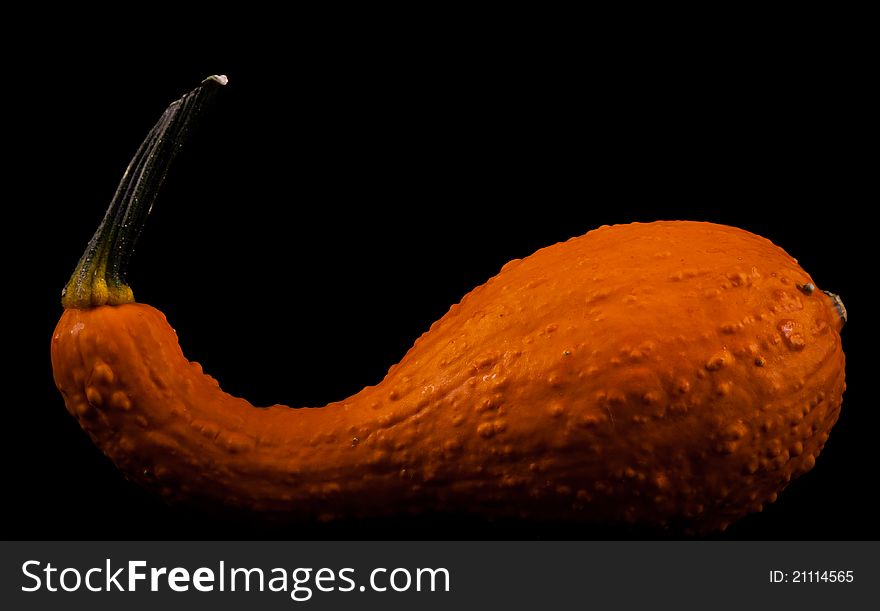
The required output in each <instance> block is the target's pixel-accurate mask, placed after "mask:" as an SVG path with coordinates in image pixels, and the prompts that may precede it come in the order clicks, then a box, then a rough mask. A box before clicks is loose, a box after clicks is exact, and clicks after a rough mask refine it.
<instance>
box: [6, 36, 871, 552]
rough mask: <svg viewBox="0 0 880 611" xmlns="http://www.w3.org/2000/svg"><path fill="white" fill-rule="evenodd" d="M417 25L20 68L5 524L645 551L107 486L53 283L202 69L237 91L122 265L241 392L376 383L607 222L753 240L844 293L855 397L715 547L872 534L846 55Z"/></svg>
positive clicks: (184, 162) (867, 260)
mask: <svg viewBox="0 0 880 611" xmlns="http://www.w3.org/2000/svg"><path fill="white" fill-rule="evenodd" d="M416 39H418V35H414V36H413V39H412V40H409V41H407V42H406V43H403V42H399V43H397V44H392V43H388V42H383V41H382V40H379V39H371V38H370V37H361V38H357V39H349V38H347V37H346V36H344V35H340V36H338V37H334V36H329V37H328V38H326V39H322V40H320V41H318V40H315V41H311V43H310V44H298V45H296V47H295V48H290V49H288V50H287V52H273V53H267V54H265V55H262V56H258V57H256V58H255V59H254V60H252V61H251V60H245V59H242V57H241V56H239V55H238V54H233V53H211V54H207V53H206V54H205V55H206V57H207V59H205V58H201V59H199V58H193V57H190V58H186V59H184V58H181V57H175V58H173V59H164V58H158V57H153V58H151V59H150V60H149V61H139V60H135V59H133V58H132V57H131V56H129V55H128V54H126V53H123V52H119V53H115V52H113V50H110V49H108V50H105V51H104V52H102V53H97V54H94V55H86V54H83V53H79V52H77V51H74V50H73V49H57V53H56V54H55V56H54V57H53V59H52V61H51V63H47V64H40V63H38V62H37V63H31V64H28V65H21V66H18V67H16V68H14V71H15V75H14V78H15V79H18V82H17V83H16V89H15V90H16V92H17V94H16V95H15V96H11V99H8V100H7V102H8V103H10V104H12V106H13V110H12V113H10V115H8V116H9V120H8V122H7V134H8V135H11V137H12V138H14V140H15V142H16V145H15V155H16V161H15V162H14V164H13V166H12V167H13V169H14V170H15V171H14V172H13V173H12V174H13V175H12V176H11V177H10V181H11V182H10V184H14V185H18V186H20V190H19V191H18V192H17V193H15V194H14V195H13V194H10V197H9V198H8V199H7V206H13V207H15V208H14V209H15V210H17V212H16V213H15V214H16V215H17V217H16V220H15V221H14V222H10V223H9V224H8V225H7V228H6V230H7V233H8V234H11V237H10V239H9V240H7V244H11V245H12V251H13V254H12V255H10V257H12V258H11V259H10V260H12V261H14V264H13V266H12V267H14V268H15V269H14V270H12V271H13V273H16V274H20V276H18V277H19V278H21V281H20V282H18V284H16V285H14V286H10V287H8V288H7V295H10V294H11V295H12V299H7V300H6V301H7V308H9V307H10V306H11V307H12V310H11V311H12V312H13V314H12V315H10V316H9V318H7V324H8V326H9V336H10V338H12V340H13V341H11V342H10V343H9V344H7V345H8V346H9V349H10V355H8V356H11V357H12V359H11V362H12V364H11V365H10V369H9V372H10V377H9V379H8V380H7V383H8V385H9V386H10V388H11V389H12V390H13V393H12V397H11V401H10V404H9V405H7V407H6V414H5V417H4V422H5V424H4V426H5V427H6V430H5V435H4V444H3V451H4V454H5V459H4V465H6V475H7V476H8V478H9V481H8V487H7V490H8V491H9V493H8V494H6V495H4V496H5V499H4V501H3V503H4V505H5V510H4V515H5V518H4V520H3V528H4V538H5V537H14V538H64V539H77V538H85V539H91V538H114V539H115V538H137V539H150V538H250V537H272V538H275V537H279V538H281V537H285V538H334V537H353V538H412V537H420V538H480V539H483V538H489V539H494V538H562V539H569V538H571V539H576V538H617V537H634V536H639V537H640V536H647V535H646V534H645V533H639V532H635V531H617V530H597V529H592V528H589V529H588V528H572V527H569V526H562V525H555V524H535V523H522V522H502V523H484V522H481V521H478V520H474V519H471V518H467V517H462V516H429V517H425V518H420V519H405V520H404V519H401V520H384V521H381V522H362V523H347V524H334V525H317V524H298V525H295V526H294V527H290V528H286V529H283V530H277V529H271V528H267V527H260V526H254V525H253V524H249V523H247V522H246V521H235V520H230V519H225V518H220V517H216V516H213V517H212V516H204V515H198V514H191V513H189V512H186V511H183V510H180V509H174V508H168V507H166V506H164V505H163V504H162V503H161V502H159V501H158V500H156V499H154V498H153V497H151V496H148V495H146V494H144V493H142V492H141V491H140V490H139V489H137V488H136V487H134V486H132V485H131V484H128V483H127V482H126V481H125V480H124V479H123V478H122V476H121V475H119V474H118V473H117V471H116V470H115V468H114V467H113V466H112V465H111V464H110V462H109V461H108V460H106V459H105V458H104V457H103V456H102V455H101V454H100V452H99V451H98V450H97V449H96V448H95V447H93V446H92V444H91V442H90V441H89V440H88V438H87V437H86V435H85V434H84V433H83V432H82V431H81V430H80V429H79V427H78V425H77V424H76V422H75V421H74V419H73V418H71V417H70V416H69V415H68V414H67V412H66V410H65V409H64V405H63V403H62V400H61V397H60V395H59V394H58V393H57V391H56V389H55V388H54V384H53V382H52V375H51V367H50V363H49V340H50V337H51V334H52V330H53V328H54V325H55V324H56V322H57V320H58V317H59V315H60V313H61V308H60V305H59V301H58V300H59V294H60V289H61V287H62V286H63V285H64V284H65V282H66V280H67V278H68V277H69V274H70V272H71V271H72V269H73V266H74V264H75V263H76V261H77V259H78V257H79V255H80V254H81V252H82V250H83V248H84V246H85V243H86V242H87V240H88V238H89V237H90V236H91V234H92V232H93V231H94V228H95V227H96V226H97V223H98V222H99V220H100V218H101V216H102V215H103V212H104V209H105V207H106V204H107V203H108V202H109V200H110V197H111V196H112V194H113V191H114V189H115V186H116V183H117V181H118V180H119V177H120V176H121V174H122V172H123V170H124V168H125V166H126V164H127V162H128V160H129V158H130V156H131V155H132V154H133V152H134V150H135V149H136V147H137V146H138V144H139V143H140V141H141V139H142V138H143V136H144V135H145V134H146V132H147V130H148V129H149V128H150V126H151V125H152V124H153V122H154V121H155V120H156V118H158V115H159V114H160V113H161V111H162V110H163V109H164V108H165V106H166V105H167V104H168V103H169V102H170V101H172V100H173V99H175V98H176V97H179V96H180V95H181V94H182V93H184V92H185V91H187V90H189V89H190V88H192V87H193V86H194V85H195V84H196V83H198V82H199V80H201V79H202V78H203V77H204V76H206V75H208V74H212V73H225V74H227V75H228V76H229V78H230V85H229V86H228V87H227V88H225V90H224V91H222V92H221V94H220V95H219V96H218V98H217V100H216V103H215V105H214V106H213V107H212V109H211V110H210V111H209V112H208V113H207V115H206V117H205V118H204V120H203V122H202V124H201V126H200V128H199V129H198V130H197V132H196V133H195V135H194V138H193V141H192V142H191V144H190V145H189V147H188V148H187V149H186V150H185V151H184V153H182V155H181V156H180V158H179V160H178V163H177V165H176V166H175V168H174V170H173V171H172V173H171V175H170V177H169V179H168V182H167V184H166V188H165V190H164V191H163V194H162V195H161V196H160V198H159V200H158V203H157V205H156V207H155V209H154V211H153V215H152V216H151V218H150V220H149V222H148V224H147V228H146V230H145V232H144V234H143V236H142V238H141V242H140V244H139V247H138V250H137V252H136V256H135V258H134V261H133V267H132V269H131V270H130V272H129V279H130V281H131V284H132V286H133V288H134V290H135V293H136V296H137V297H138V299H139V300H140V301H144V302H147V303H150V304H152V305H154V306H156V307H158V308H159V309H161V310H162V311H163V312H165V313H166V315H167V316H168V318H169V321H170V322H171V324H172V325H173V326H174V327H175V328H176V329H177V331H178V334H179V336H180V339H181V344H182V346H183V348H184V350H185V352H186V354H187V356H188V357H189V358H190V359H193V360H197V361H199V362H201V363H202V364H203V365H204V367H205V370H206V371H207V372H209V373H211V374H212V375H214V376H215V377H217V378H218V379H219V380H220V381H221V382H222V384H223V387H224V389H225V390H227V391H229V392H231V393H233V394H237V395H242V396H246V397H247V398H249V399H250V400H251V401H252V402H254V403H255V404H258V405H266V404H271V403H275V402H281V403H286V404H289V405H322V404H324V403H326V402H328V401H333V400H338V399H341V398H344V397H346V396H348V395H349V394H351V393H353V392H355V391H357V390H359V389H360V388H362V387H363V386H365V385H367V384H375V383H377V382H378V381H379V380H381V378H382V377H383V376H384V374H385V372H386V371H387V369H388V367H389V366H390V365H392V364H393V363H395V362H396V361H397V360H399V358H400V357H401V356H402V355H403V354H404V352H405V351H406V349H407V348H408V347H409V346H410V345H411V344H412V342H413V340H414V339H415V338H416V337H417V336H418V335H419V334H421V333H422V332H424V331H425V330H426V329H427V328H428V326H429V325H430V323H431V322H432V321H434V320H436V319H437V318H439V317H440V316H442V315H443V314H444V313H445V312H446V310H447V309H448V308H449V306H450V305H451V304H453V303H455V302H457V301H458V300H459V299H460V298H461V296H463V295H464V294H465V293H466V292H468V291H469V290H470V289H472V288H473V287H474V286H476V285H478V284H480V283H482V282H484V281H485V280H486V279H488V278H489V277H491V276H492V275H494V274H495V273H497V272H498V270H499V269H500V267H501V266H502V265H503V264H504V263H505V262H506V261H508V260H509V259H511V258H514V257H523V256H527V255H528V254H530V253H531V252H533V251H534V250H535V249H537V248H539V247H541V246H544V245H548V244H551V243H554V242H557V241H560V240H564V239H567V238H569V237H572V236H574V235H579V234H583V233H585V232H586V231H588V230H590V229H592V228H595V227H597V226H599V225H601V224H606V223H609V224H611V223H625V222H630V221H636V220H639V221H650V220H655V219H696V220H711V221H715V222H721V223H727V224H732V225H737V226H740V227H743V228H745V229H748V230H750V231H753V232H755V233H758V234H761V235H763V236H765V237H768V238H770V239H772V240H773V241H774V242H775V243H777V244H779V245H780V246H782V247H783V248H785V249H786V250H787V251H788V252H790V253H791V254H792V255H793V256H795V257H797V258H798V259H799V261H800V263H801V264H802V266H803V267H804V268H805V269H806V270H807V271H808V272H809V273H810V274H811V275H812V276H813V278H814V280H815V281H816V283H817V284H818V286H819V287H820V288H823V289H827V290H831V291H834V292H837V293H839V294H841V295H842V296H843V298H844V300H845V302H846V305H847V307H848V309H849V312H850V316H851V321H850V322H849V324H848V326H847V327H846V329H845V330H844V333H843V339H844V348H845V351H846V354H847V359H848V362H847V381H848V390H847V392H846V395H845V399H844V409H843V413H842V416H841V419H840V422H839V423H838V425H837V426H836V427H835V429H834V431H833V433H832V435H831V438H830V440H829V442H828V444H827V446H826V449H825V451H824V452H823V454H822V456H821V457H820V459H819V460H818V462H817V465H816V467H815V469H813V471H812V472H810V473H809V474H807V475H806V476H803V477H802V478H800V479H799V480H797V481H795V482H794V483H793V484H792V485H791V486H790V488H789V489H788V490H787V491H786V492H785V493H784V494H782V495H781V496H780V499H779V501H778V502H777V503H776V504H774V505H772V506H770V507H769V508H767V509H766V510H765V511H764V513H762V514H760V515H755V516H750V517H748V518H746V519H744V520H742V521H741V522H740V523H738V524H736V525H734V526H733V527H731V528H730V529H729V530H728V531H727V532H726V533H723V534H720V535H717V536H718V537H720V538H734V539H863V538H875V537H876V535H877V531H876V526H875V525H874V519H873V514H874V507H873V505H872V503H871V502H870V501H869V500H868V499H869V488H870V487H871V486H872V485H873V482H876V473H877V460H876V456H877V454H876V449H875V448H876V440H873V439H872V437H874V436H875V435H876V433H875V431H876V430H877V429H876V416H875V415H874V411H875V408H876V405H875V403H876V392H874V389H875V388H876V380H875V379H874V378H873V377H871V376H872V375H873V374H874V371H873V370H874V368H875V364H876V352H875V348H874V344H873V341H874V340H873V339H870V338H869V333H873V332H874V330H873V329H870V326H871V324H872V323H871V322H870V320H871V317H872V316H873V313H872V311H871V304H870V303H869V301H868V300H869V297H870V295H869V288H870V284H871V283H872V282H873V281H872V280H871V279H870V276H869V275H870V272H869V266H870V265H871V264H873V262H874V260H873V258H872V256H871V255H869V254H868V252H869V249H870V248H872V241H873V238H872V231H871V230H870V227H869V226H868V225H869V224H868V223H867V222H865V221H862V220H860V218H861V216H862V215H861V213H860V212H859V208H860V207H861V206H862V205H864V203H865V202H866V201H867V200H866V199H865V198H864V197H863V195H862V193H861V189H860V187H859V181H860V180H862V177H863V176H864V175H865V173H866V169H867V158H866V157H862V156H861V155H860V154H859V153H858V147H857V144H858V142H860V141H861V139H862V136H861V130H862V129H863V127H862V118H861V115H860V111H859V105H860V104H861V103H862V102H861V101H862V96H863V93H862V86H863V85H862V82H863V79H862V78H861V77H860V75H859V74H858V72H857V70H855V69H854V68H852V66H851V63H850V61H849V59H850V58H851V56H852V54H854V53H855V51H854V50H852V49H851V48H849V47H846V46H844V47H841V46H840V45H839V44H838V42H837V41H835V42H834V43H833V44H832V43H825V42H823V40H822V39H821V37H820V39H818V40H816V39H810V40H806V39H805V40H802V41H791V40H787V41H779V42H778V43H777V42H768V41H767V40H765V39H763V38H761V37H758V38H757V39H756V38H754V37H746V38H742V37H738V36H736V35H732V36H729V37H726V38H724V39H722V40H715V39H714V35H713V33H711V32H709V33H707V34H706V35H705V36H703V37H702V38H700V39H699V40H689V41H688V42H679V41H676V40H674V39H673V38H670V39H663V37H659V38H658V39H657V40H652V41H651V42H650V43H647V44H645V45H643V46H635V45H634V44H633V41H632V40H631V39H622V40H616V41H614V42H608V41H604V42H603V43H601V44H590V43H586V42H584V41H583V39H581V38H578V37H567V36H559V37H555V36H552V35H546V36H544V37H542V38H540V40H538V39H536V38H534V37H531V36H516V37H513V38H511V39H510V40H506V41H504V42H492V43H488V42H487V43H485V44H465V43H464V42H463V41H462V40H461V39H459V38H457V37H455V36H452V35H450V36H448V37H442V36H441V37H439V38H437V39H434V40H432V42H430V43H426V44H425V45H423V46H420V45H418V42H417V40H416ZM7 271H10V270H9V267H7ZM25 294H26V295H27V300H26V301H19V298H20V297H22V296H23V295H25ZM19 304H20V305H19ZM16 321H20V322H16ZM19 340H20V341H19Z"/></svg>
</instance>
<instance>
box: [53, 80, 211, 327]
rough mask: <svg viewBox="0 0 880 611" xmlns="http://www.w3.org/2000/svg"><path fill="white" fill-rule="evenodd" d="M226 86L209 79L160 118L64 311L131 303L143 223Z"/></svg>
mask: <svg viewBox="0 0 880 611" xmlns="http://www.w3.org/2000/svg"><path fill="white" fill-rule="evenodd" d="M226 83H227V78H226V77H225V76H222V75H220V76H209V77H208V78H206V79H205V80H204V81H202V82H201V84H200V85H199V86H198V87H196V88H195V89H193V90H192V91H190V92H189V93H187V94H186V95H185V96H183V97H182V98H180V99H179V100H177V101H175V102H173V103H172V104H171V105H170V106H169V107H168V108H167V109H166V110H165V112H164V113H162V116H161V117H160V118H159V121H158V122H157V123H156V125H154V126H153V128H152V129H151V130H150V133H149V134H147V137H146V139H145V140H144V141H143V142H142V143H141V145H140V147H138V150H137V153H135V156H134V158H133V159H132V160H131V162H130V163H129V164H128V167H127V168H126V170H125V174H123V176H122V180H121V181H120V182H119V186H118V187H117V189H116V193H115V195H114V196H113V200H112V201H111V202H110V207H109V208H107V213H106V214H105V215H104V218H103V220H102V221H101V224H100V225H99V226H98V229H97V231H96V232H95V235H94V236H92V239H91V240H90V241H89V244H88V246H87V247H86V251H85V252H84V253H83V255H82V257H81V258H80V260H79V263H78V264H77V266H76V268H75V269H74V271H73V275H72V276H71V277H70V280H69V281H68V283H67V286H65V287H64V290H63V291H62V293H61V305H63V306H64V307H65V308H76V309H85V308H90V307H95V306H100V305H120V304H123V303H132V302H134V293H132V290H131V288H130V287H129V286H128V284H127V283H126V280H125V272H126V269H127V267H128V262H129V260H130V258H131V253H132V252H133V250H134V246H135V243H136V242H137V239H138V236H139V235H140V232H141V229H142V228H143V225H144V221H146V219H147V215H148V214H149V213H150V210H151V209H152V207H153V202H154V201H155V199H156V195H157V194H158V193H159V190H160V189H161V187H162V183H163V182H164V181H165V176H166V174H167V173H168V169H169V168H170V167H171V164H172V162H173V161H174V158H175V156H176V155H177V152H178V151H179V150H180V149H181V148H182V146H183V144H184V142H185V141H186V139H187V136H188V135H189V132H190V128H191V127H192V125H193V123H194V122H195V119H197V118H198V116H199V115H200V114H201V111H202V109H203V108H204V105H205V103H206V102H207V101H208V100H209V99H211V98H212V97H213V95H214V93H215V92H216V91H217V90H218V89H219V88H220V87H221V86H223V85H225V84H226Z"/></svg>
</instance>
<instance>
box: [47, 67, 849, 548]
mask: <svg viewBox="0 0 880 611" xmlns="http://www.w3.org/2000/svg"><path fill="white" fill-rule="evenodd" d="M222 82H223V79H217V78H214V79H213V80H210V79H209V80H207V81H205V83H203V85H202V86H201V87H200V88H199V89H197V90H195V91H194V92H193V93H191V94H189V95H188V96H185V97H184V98H183V99H182V100H181V101H178V102H177V103H176V104H177V106H174V105H172V107H171V108H169V110H168V111H166V114H165V115H163V119H162V120H160V123H159V124H158V125H157V127H156V128H154V131H153V132H151V135H150V137H148V139H147V141H146V142H145V144H144V146H142V148H141V151H139V154H138V157H136V158H135V160H134V161H133V163H132V166H131V168H130V169H129V171H128V172H127V174H126V178H124V179H123V183H122V184H121V185H120V190H119V193H118V194H117V197H116V198H115V199H114V202H113V204H111V208H110V210H109V211H108V214H107V217H106V218H105V221H104V223H103V224H102V227H101V228H99V231H98V233H97V234H96V236H95V238H93V240H92V243H91V244H90V247H89V249H88V250H87V251H86V254H85V255H84V257H83V259H82V261H81V262H80V265H79V267H78V268H77V271H76V272H75V274H74V277H73V278H72V280H71V283H70V284H69V285H68V287H67V289H66V292H65V295H64V299H63V302H64V305H65V310H64V313H63V315H62V317H61V320H60V321H59V323H58V326H57V329H56V331H55V333H54V336H53V339H52V365H53V369H54V375H55V381H56V384H57V386H58V388H59V389H60V390H61V393H62V395H63V396H64V400H65V403H66V405H67V408H68V410H69V411H70V413H71V414H73V416H74V417H76V419H77V420H78V421H79V422H80V424H81V425H82V427H83V429H84V430H85V431H86V432H87V433H88V434H89V435H90V436H91V437H92V439H93V440H94V442H95V443H96V444H97V445H98V446H99V447H100V448H101V449H102V450H103V451H104V453H106V455H107V456H109V457H110V459H111V460H113V462H114V463H115V464H116V465H117V466H118V467H119V468H120V469H122V470H123V471H124V472H125V473H126V474H127V475H128V476H129V477H130V478H132V479H134V480H136V481H138V482H140V483H141V484H143V485H145V486H147V487H149V488H152V489H155V490H157V491H158V492H159V493H161V494H163V495H164V496H166V497H167V498H169V499H172V500H175V501H176V500H187V501H191V502H200V503H208V504H218V505H225V506H231V507H237V508H243V509H248V510H254V511H260V512H269V513H273V514H283V515H290V516H299V517H316V518H322V519H327V518H332V517H353V516H386V515H394V514H399V513H410V512H434V511H467V512H477V513H481V514H485V515H488V516H529V517H540V518H549V519H566V520H584V521H590V522H594V523H596V522H598V523H607V522H620V521H626V522H633V523H638V524H645V525H655V526H667V527H694V528H697V529H698V530H702V531H705V530H710V529H716V528H723V527H724V526H726V525H727V524H728V523H729V522H731V521H733V520H735V519H737V518H739V517H741V516H743V515H745V514H747V513H749V512H752V511H760V510H761V508H762V506H763V505H764V504H765V503H767V502H772V501H773V500H775V498H776V495H777V493H778V492H779V491H780V490H782V489H783V488H784V487H785V486H786V484H787V483H788V482H789V481H790V480H791V478H792V477H794V476H796V475H798V474H800V473H803V472H805V471H807V470H809V469H810V468H811V467H812V466H813V465H814V463H815V461H816V457H817V456H818V455H819V452H820V451H821V449H822V447H823V444H824V443H825V441H826V439H827V438H828V434H829V431H830V429H831V427H832V426H833V424H834V423H835V421H836V420H837V417H838V414H839V410H840V405H841V396H842V393H843V390H844V355H843V351H842V348H841V341H840V335H839V331H840V328H841V327H842V324H843V320H844V315H845V311H844V310H843V307H842V304H841V303H840V301H839V300H838V299H836V298H835V297H833V296H830V295H828V294H826V293H824V292H822V291H820V290H817V289H816V288H815V284H814V282H813V280H812V279H811V278H810V277H809V276H808V275H807V274H806V272H804V271H803V270H802V269H801V268H800V267H799V266H798V265H797V263H796V261H795V260H794V259H793V258H792V257H790V256H789V255H787V254H786V253H785V252H784V251H783V250H782V249H780V248H778V247H776V246H774V245H773V244H772V243H771V242H769V241H767V240H766V239H764V238H761V237H758V236H756V235H754V234H751V233H748V232H746V231H743V230H740V229H735V228H733V227H727V226H722V225H715V224H710V223H699V222H684V221H674V222H656V223H648V224H630V225H617V226H611V227H607V226H606V227H601V228H599V229H597V230H595V231H591V232H589V233H588V234H586V235H584V236H581V237H578V238H574V239H571V240H569V241H567V242H565V243H561V244H556V245H554V246H550V247H548V248H544V249H542V250H539V251H538V252H536V253H535V254H533V255H532V256H530V257H527V258H525V259H523V260H515V261H511V262H510V263H508V264H507V265H505V266H504V268H503V269H502V270H501V272H500V273H499V274H498V275H497V276H495V277H494V278H492V279H490V280H489V281H488V282H487V283H486V284H484V285H482V286H480V287H478V288H476V289H474V290H473V291H472V292H471V293H469V294H468V295H466V296H465V297H464V299H462V301H461V302H460V303H459V304H457V305H454V306H452V308H451V309H450V310H449V312H448V313H447V314H446V315H445V316H443V317H442V318H441V319H440V320H439V321H437V322H436V323H434V324H433V325H432V326H431V328H430V330H429V331H428V332H427V333H425V334H424V335H422V337H420V338H419V339H418V340H417V341H416V342H415V345H414V346H413V347H412V348H411V349H410V350H409V351H408V352H407V354H406V355H405V356H404V358H403V360H401V362H400V363H399V364H397V365H395V366H394V367H392V368H391V369H390V371H389V372H388V375H387V376H386V377H385V379H384V380H383V381H382V382H381V383H379V384H378V385H377V386H373V387H368V388H365V389H364V390H362V391H361V392H359V393H357V394H355V395H354V396H352V397H350V398H348V399H346V400H344V401H340V402H337V403H331V404H329V405H326V406H324V407H322V408H320V409H290V408H287V407H284V406H280V405H274V406H271V407H268V408H264V409H260V408H255V407H254V406H252V405H251V404H250V403H248V402H247V401H245V400H244V399H239V398H236V397H233V396H231V395H229V394H226V393H224V392H223V391H222V390H221V389H220V387H219V385H218V384H217V382H216V380H214V379H213V378H211V377H210V376H208V375H206V374H204V373H203V372H202V369H201V367H200V366H199V365H198V364H197V363H192V362H189V361H188V360H187V359H186V358H185V357H184V355H183V352H182V351H181V349H180V346H179V345H178V342H177V337H176V335H175V333H174V330H173V329H172V328H171V327H170V326H169V325H168V323H167V322H166V320H165V317H164V315H163V314H162V313H161V312H159V311H158V310H156V309H154V308H152V307H150V306H148V305H144V304H139V303H134V302H133V296H132V295H131V291H130V289H128V287H127V285H126V284H125V282H124V278H123V276H122V271H123V270H124V262H125V257H127V255H128V253H129V251H130V249H131V245H132V244H133V241H134V240H133V237H134V235H135V234H136V231H137V230H138V229H139V227H140V223H141V222H142V220H143V216H144V215H145V208H148V206H149V204H150V203H151V197H152V195H153V194H155V191H156V190H157V189H158V186H159V185H160V184H161V177H162V175H163V174H164V171H165V168H166V167H167V164H168V163H170V159H171V156H173V151H174V150H176V148H177V146H178V144H179V141H180V140H181V138H182V137H183V135H184V134H185V132H186V126H187V123H188V121H189V118H190V116H191V115H193V114H195V111H197V110H198V107H199V106H200V105H201V103H202V102H203V101H204V99H205V98H207V97H208V96H209V95H210V93H211V92H212V91H213V90H215V89H216V88H217V84H218V83H222ZM163 121H164V123H163ZM151 164H152V165H151ZM133 194H139V196H138V197H135V196H133Z"/></svg>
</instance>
